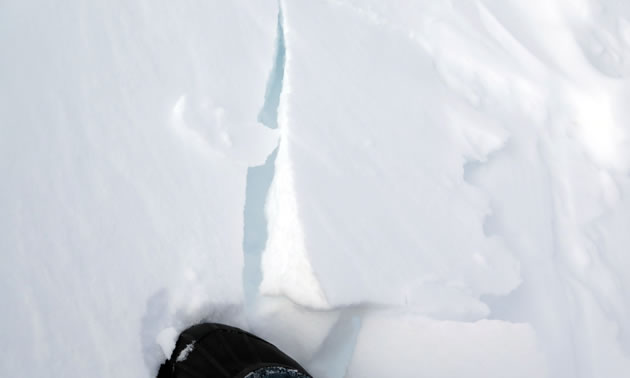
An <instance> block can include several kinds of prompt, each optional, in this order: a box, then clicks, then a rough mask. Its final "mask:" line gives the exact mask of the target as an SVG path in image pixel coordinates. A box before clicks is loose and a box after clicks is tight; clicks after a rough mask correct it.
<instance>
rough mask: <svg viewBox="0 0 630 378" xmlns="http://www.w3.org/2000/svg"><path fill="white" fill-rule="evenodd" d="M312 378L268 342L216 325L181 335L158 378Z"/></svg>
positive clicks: (198, 327)
mask: <svg viewBox="0 0 630 378" xmlns="http://www.w3.org/2000/svg"><path fill="white" fill-rule="evenodd" d="M215 377H216V378H245V377H246V378H284V377H292V378H309V377H311V376H310V375H309V374H308V373H307V372H306V370H304V368H302V367H301V366H300V365H299V364H298V363H297V362H295V361H294V360H293V359H292V358H291V357H289V356H287V355H286V354H284V353H282V352H281V351H280V350H279V349H278V348H276V347H275V346H273V345H272V344H270V343H268V342H266V341H265V340H263V339H261V338H259V337H257V336H254V335H252V334H251V333H247V332H245V331H243V330H240V329H238V328H234V327H230V326H226V325H223V324H216V323H204V324H198V325H195V326H192V327H190V328H188V329H187V330H185V331H184V332H182V333H181V335H179V338H178V339H177V344H176V345H175V350H174V351H173V354H172V355H171V358H170V359H168V360H166V361H165V362H164V363H163V364H162V366H160V371H159V373H158V376H157V378H215Z"/></svg>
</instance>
